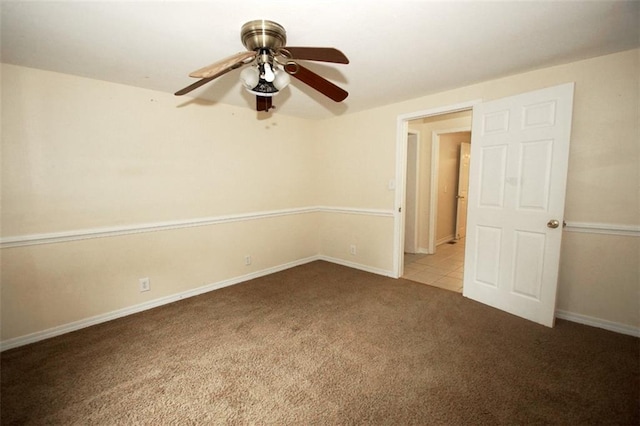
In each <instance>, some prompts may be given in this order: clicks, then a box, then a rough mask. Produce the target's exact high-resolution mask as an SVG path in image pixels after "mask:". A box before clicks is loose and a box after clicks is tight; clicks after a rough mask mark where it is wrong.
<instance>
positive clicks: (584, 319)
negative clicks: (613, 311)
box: [556, 310, 640, 337]
mask: <svg viewBox="0 0 640 426" xmlns="http://www.w3.org/2000/svg"><path fill="white" fill-rule="evenodd" d="M556 318H560V319H563V320H567V321H571V322H577V323H579V324H584V325H589V326H591V327H597V328H603V329H605V330H609V331H613V332H615V333H620V334H626V335H629V336H634V337H640V328H637V327H633V326H631V325H626V324H620V323H617V322H613V321H607V320H603V319H600V318H594V317H590V316H587V315H581V314H576V313H573V312H567V311H563V310H557V311H556Z"/></svg>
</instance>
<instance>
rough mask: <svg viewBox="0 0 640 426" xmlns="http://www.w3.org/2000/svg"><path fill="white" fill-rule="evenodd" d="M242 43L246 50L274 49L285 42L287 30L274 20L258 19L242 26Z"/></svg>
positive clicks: (282, 45)
mask: <svg viewBox="0 0 640 426" xmlns="http://www.w3.org/2000/svg"><path fill="white" fill-rule="evenodd" d="M240 35H241V39H242V44H243V45H244V47H246V48H247V49H248V50H260V49H270V50H272V51H275V50H277V49H279V48H281V47H284V46H285V45H286V43H287V32H286V31H285V29H284V27H283V26H282V25H280V24H278V23H276V22H273V21H267V20H264V19H258V20H255V21H249V22H247V23H246V24H244V25H243V26H242V30H241V32H240Z"/></svg>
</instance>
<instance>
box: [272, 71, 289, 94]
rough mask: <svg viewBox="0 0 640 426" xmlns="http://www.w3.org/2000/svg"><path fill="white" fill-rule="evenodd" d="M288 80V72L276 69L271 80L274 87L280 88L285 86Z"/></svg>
mask: <svg viewBox="0 0 640 426" xmlns="http://www.w3.org/2000/svg"><path fill="white" fill-rule="evenodd" d="M290 82H291V77H289V74H287V73H286V72H284V71H283V70H278V71H277V72H276V78H275V80H273V85H274V86H275V87H276V89H278V90H282V89H284V88H285V87H287V86H288V85H289V83H290Z"/></svg>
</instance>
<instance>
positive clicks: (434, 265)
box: [402, 238, 465, 293]
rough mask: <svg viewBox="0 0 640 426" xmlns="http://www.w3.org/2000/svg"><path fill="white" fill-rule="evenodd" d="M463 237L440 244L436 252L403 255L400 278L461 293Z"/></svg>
mask: <svg viewBox="0 0 640 426" xmlns="http://www.w3.org/2000/svg"><path fill="white" fill-rule="evenodd" d="M464 243H465V240H464V238H463V239H461V240H458V241H457V242H456V244H447V243H445V244H441V245H439V246H438V247H436V254H409V253H405V255H404V275H403V276H402V278H405V279H408V280H411V281H416V282H419V283H422V284H428V285H430V286H434V287H439V288H443V289H445V290H451V291H456V292H458V293H462V271H463V266H464Z"/></svg>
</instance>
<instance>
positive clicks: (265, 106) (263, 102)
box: [256, 95, 273, 111]
mask: <svg viewBox="0 0 640 426" xmlns="http://www.w3.org/2000/svg"><path fill="white" fill-rule="evenodd" d="M271 108H273V104H272V99H271V97H270V96H257V95H256V111H269V110H270V109H271Z"/></svg>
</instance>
